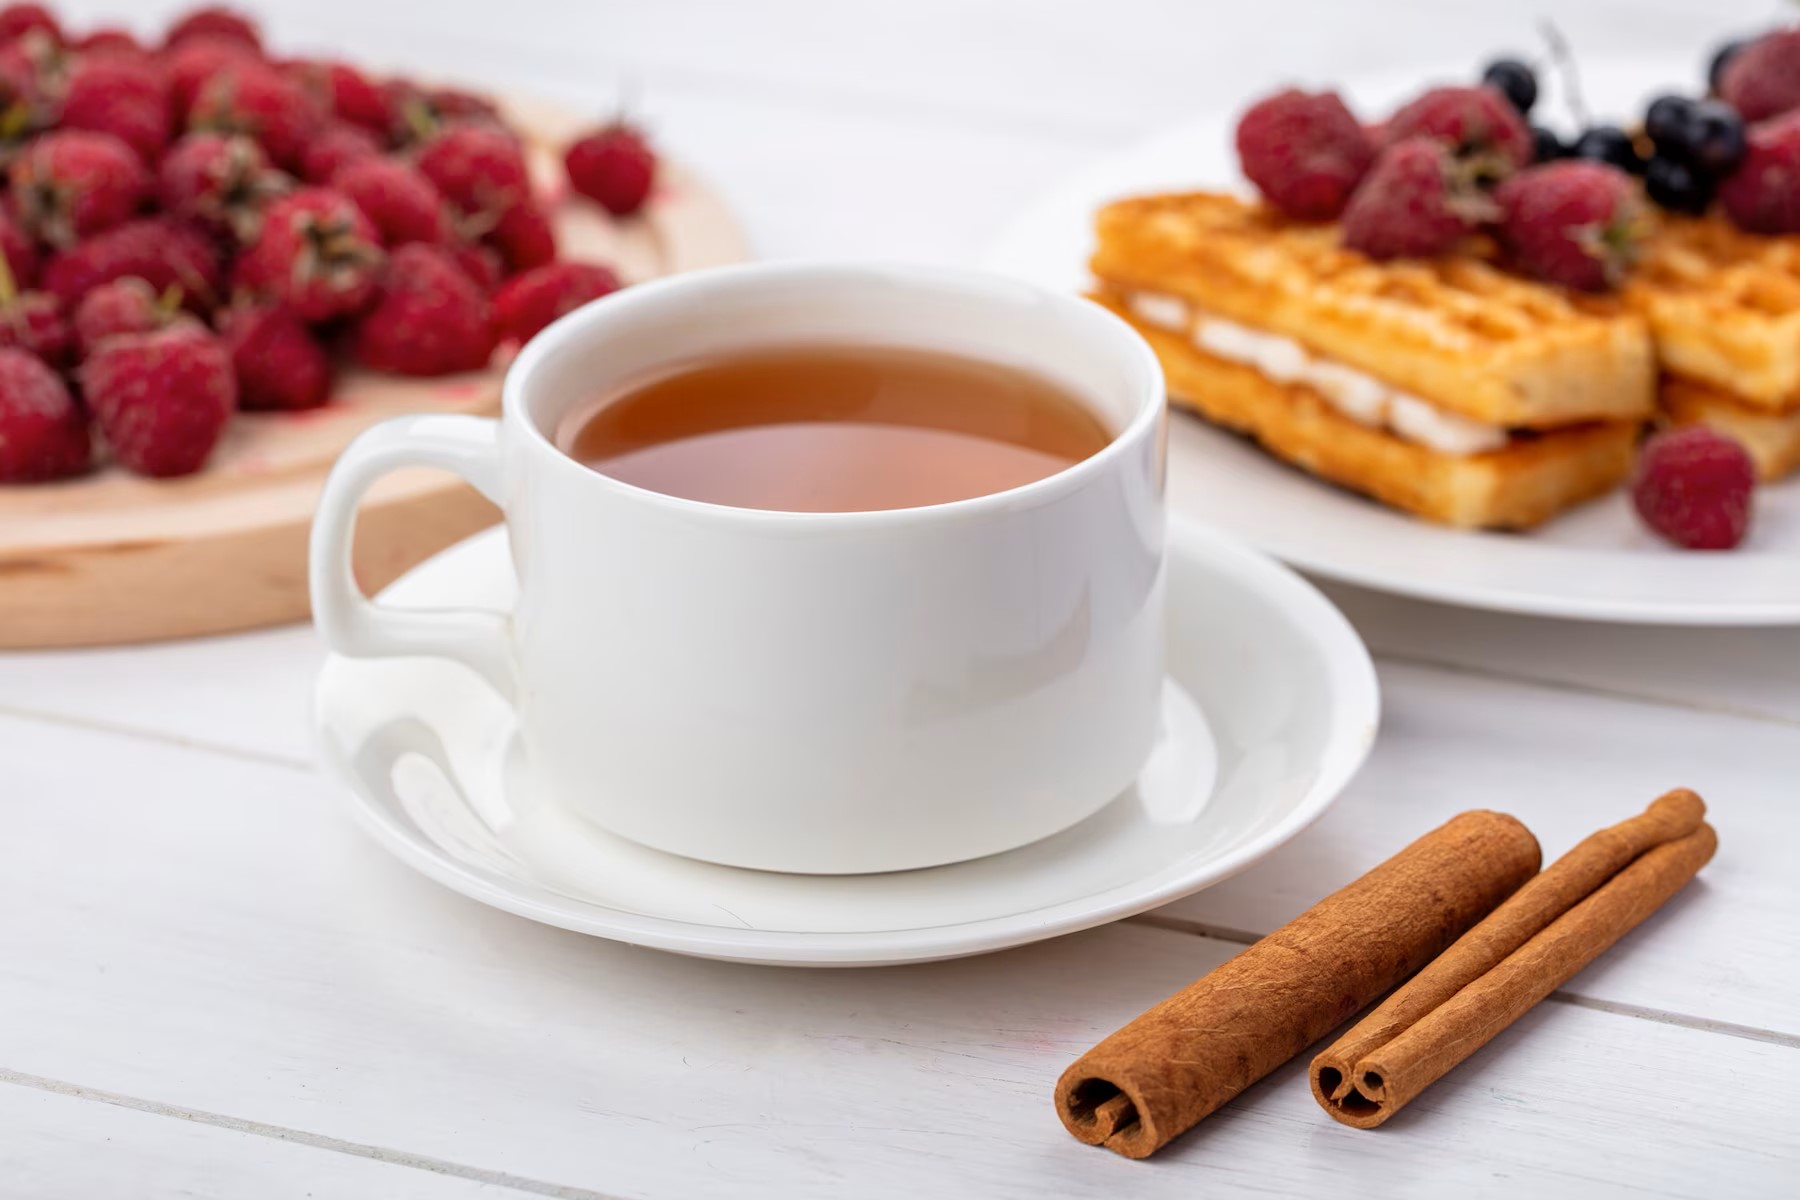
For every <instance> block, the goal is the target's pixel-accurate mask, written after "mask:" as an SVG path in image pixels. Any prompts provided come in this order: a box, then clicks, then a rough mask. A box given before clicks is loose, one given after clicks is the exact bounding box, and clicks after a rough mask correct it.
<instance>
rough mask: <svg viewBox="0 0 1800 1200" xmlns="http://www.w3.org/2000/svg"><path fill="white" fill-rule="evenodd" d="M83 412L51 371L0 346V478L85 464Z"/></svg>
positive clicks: (69, 470) (74, 470)
mask: <svg viewBox="0 0 1800 1200" xmlns="http://www.w3.org/2000/svg"><path fill="white" fill-rule="evenodd" d="M92 454H93V445H92V439H91V437H90V435H89V434H88V424H87V418H86V417H85V416H83V415H82V412H81V407H80V405H78V404H76V403H75V398H74V397H73V396H71V395H70V394H69V389H68V388H67V387H66V386H64V384H63V381H62V380H61V379H60V378H59V377H58V376H57V374H56V372H55V371H52V370H51V369H50V368H49V367H47V366H45V365H44V364H43V362H41V361H40V360H38V359H37V358H35V357H33V356H32V355H30V354H27V353H26V352H25V351H23V350H14V349H0V483H37V482H41V481H43V480H46V479H61V478H64V477H65V476H69V475H79V474H80V473H81V472H83V471H85V470H87V466H88V460H89V459H90V457H91V456H92Z"/></svg>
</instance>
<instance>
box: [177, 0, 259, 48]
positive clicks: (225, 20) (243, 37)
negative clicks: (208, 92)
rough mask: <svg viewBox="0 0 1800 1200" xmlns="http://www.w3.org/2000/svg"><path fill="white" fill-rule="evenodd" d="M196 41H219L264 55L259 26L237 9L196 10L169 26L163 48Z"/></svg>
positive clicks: (220, 7) (212, 8)
mask: <svg viewBox="0 0 1800 1200" xmlns="http://www.w3.org/2000/svg"><path fill="white" fill-rule="evenodd" d="M195 38H219V39H221V40H223V41H231V42H237V43H238V44H240V45H242V46H246V47H248V48H249V49H251V50H253V51H255V52H257V53H258V54H260V53H262V34H261V32H259V31H258V30H257V28H256V22H254V21H252V20H251V19H250V18H249V17H248V16H245V15H244V14H243V13H240V12H238V11H237V10H236V9H231V8H226V7H224V6H223V5H207V6H205V7H202V8H196V9H193V10H192V11H191V12H189V13H187V14H186V15H185V16H183V17H181V18H180V19H179V20H177V21H176V22H175V24H173V25H171V26H169V32H168V36H166V37H165V38H164V39H163V45H164V46H165V47H167V48H169V49H174V48H175V47H177V46H181V45H184V44H186V43H188V42H191V41H193V40H194V39H195Z"/></svg>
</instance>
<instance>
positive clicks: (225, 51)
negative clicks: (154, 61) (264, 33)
mask: <svg viewBox="0 0 1800 1200" xmlns="http://www.w3.org/2000/svg"><path fill="white" fill-rule="evenodd" d="M261 61H262V60H261V59H260V58H258V57H257V54H256V51H255V50H253V49H251V48H250V47H249V46H246V45H245V44H244V43H242V42H240V41H238V40H236V39H235V38H221V37H213V36H205V35H203V36H197V37H191V38H188V39H187V40H186V41H184V42H182V43H181V45H179V46H177V47H174V48H173V49H171V50H168V51H166V52H165V53H164V54H163V70H164V73H165V74H166V75H167V76H168V80H169V101H170V104H171V107H172V109H173V112H174V116H175V119H176V120H177V121H178V122H184V123H185V122H186V121H187V119H188V117H189V115H190V113H191V111H192V109H193V107H194V97H195V96H197V95H199V93H200V89H201V88H202V87H203V86H205V84H206V82H207V81H208V80H210V79H211V78H213V76H215V75H220V74H223V73H224V72H225V71H226V70H227V69H229V68H231V67H233V66H237V65H240V64H245V63H260V62H261Z"/></svg>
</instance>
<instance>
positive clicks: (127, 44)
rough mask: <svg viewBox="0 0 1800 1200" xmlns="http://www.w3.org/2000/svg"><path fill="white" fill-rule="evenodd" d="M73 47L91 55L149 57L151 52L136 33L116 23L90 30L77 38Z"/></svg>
mask: <svg viewBox="0 0 1800 1200" xmlns="http://www.w3.org/2000/svg"><path fill="white" fill-rule="evenodd" d="M73 48H74V49H76V50H79V51H81V53H83V54H91V55H100V54H122V55H129V56H131V57H143V58H148V57H149V54H150V52H149V51H148V50H146V49H145V48H144V44H143V43H142V42H140V41H138V40H137V35H136V34H134V33H132V32H131V31H130V30H129V29H121V28H119V27H118V26H116V25H102V26H100V27H99V28H98V29H90V30H88V31H87V32H86V33H85V34H83V35H82V36H80V37H78V38H76V39H75V43H74V47H73Z"/></svg>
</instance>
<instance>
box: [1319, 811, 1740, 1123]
mask: <svg viewBox="0 0 1800 1200" xmlns="http://www.w3.org/2000/svg"><path fill="white" fill-rule="evenodd" d="M1705 815H1706V805H1705V804H1704V803H1702V802H1701V799H1700V797H1699V796H1697V795H1695V794H1694V793H1693V792H1691V791H1689V790H1687V789H1686V788H1678V789H1676V790H1675V791H1672V792H1669V793H1667V794H1666V795H1664V796H1662V797H1660V798H1658V799H1657V800H1656V801H1655V802H1654V803H1652V804H1651V805H1650V807H1649V808H1648V809H1646V810H1645V811H1644V812H1643V813H1642V814H1640V815H1638V816H1635V817H1633V818H1631V819H1630V820H1629V821H1625V822H1622V823H1621V824H1618V825H1614V826H1612V827H1611V828H1608V829H1602V830H1600V831H1599V832H1598V833H1595V834H1593V835H1591V836H1590V837H1588V838H1586V839H1585V840H1583V841H1582V842H1581V843H1580V844H1578V845H1577V846H1576V847H1575V848H1574V849H1572V850H1570V851H1569V852H1568V853H1567V854H1565V855H1563V856H1562V857H1561V858H1559V859H1557V860H1556V862H1554V863H1552V864H1551V866H1550V867H1549V869H1548V870H1546V871H1545V872H1544V873H1543V874H1541V875H1539V876H1537V877H1536V878H1535V879H1533V880H1531V881H1530V882H1529V883H1527V884H1526V885H1525V886H1524V887H1522V888H1520V889H1519V890H1518V892H1517V893H1516V894H1515V895H1514V896H1513V897H1512V898H1511V899H1510V900H1508V901H1506V903H1504V904H1502V905H1501V906H1500V907H1499V908H1497V909H1495V910H1494V912H1493V913H1492V914H1491V915H1490V916H1488V917H1487V918H1486V919H1485V920H1483V921H1482V922H1481V923H1480V924H1479V925H1477V926H1475V928H1473V929H1471V930H1470V931H1469V932H1468V933H1466V934H1464V935H1463V936H1462V937H1461V938H1459V939H1458V940H1457V942H1456V944H1455V945H1454V946H1451V947H1450V949H1449V950H1447V951H1445V952H1444V954H1443V955H1442V956H1441V957H1439V958H1438V959H1437V961H1435V962H1433V963H1432V964H1431V965H1430V966H1428V967H1426V968H1425V969H1424V970H1423V971H1421V972H1419V974H1418V975H1417V976H1415V977H1414V978H1413V980H1412V981H1411V982H1410V983H1408V984H1406V985H1405V986H1404V987H1402V988H1401V989H1400V990H1399V991H1397V992H1395V993H1394V994H1393V995H1392V996H1390V997H1388V999H1387V1000H1386V1001H1384V1002H1383V1003H1382V1005H1381V1006H1380V1007H1379V1008H1377V1009H1376V1010H1375V1011H1374V1012H1372V1013H1370V1014H1369V1015H1368V1016H1367V1017H1365V1018H1364V1019H1363V1020H1362V1021H1360V1022H1358V1023H1357V1025H1356V1027H1355V1028H1354V1029H1352V1030H1351V1031H1350V1032H1349V1033H1347V1034H1345V1035H1344V1036H1343V1037H1342V1038H1340V1039H1339V1040H1338V1041H1337V1042H1336V1043H1335V1044H1333V1045H1332V1046H1331V1047H1330V1048H1328V1049H1327V1050H1325V1051H1324V1052H1323V1053H1322V1054H1320V1055H1318V1057H1316V1058H1314V1059H1313V1061H1312V1070H1311V1072H1310V1075H1311V1080H1312V1089H1313V1096H1314V1098H1315V1099H1317V1100H1318V1102H1319V1103H1320V1104H1321V1105H1323V1106H1324V1108H1325V1110H1326V1111H1327V1112H1329V1113H1330V1114H1331V1115H1332V1116H1334V1117H1336V1118H1337V1119H1338V1120H1339V1121H1342V1122H1343V1123H1344V1124H1346V1125H1353V1126H1356V1127H1357V1128H1359V1129H1372V1128H1374V1127H1375V1126H1377V1125H1380V1124H1381V1123H1382V1122H1384V1121H1386V1120H1387V1119H1388V1118H1389V1117H1391V1116H1393V1115H1394V1113H1396V1112H1398V1111H1399V1110H1400V1109H1401V1108H1403V1107H1404V1106H1405V1105H1406V1104H1407V1103H1408V1102H1409V1101H1411V1100H1412V1099H1413V1098H1414V1097H1416V1096H1417V1095H1418V1094H1419V1093H1420V1092H1422V1091H1424V1090H1425V1089H1426V1088H1427V1087H1429V1086H1431V1084H1433V1083H1435V1082H1436V1081H1437V1080H1438V1079H1440V1078H1442V1077H1443V1076H1444V1074H1445V1073H1447V1072H1448V1071H1449V1070H1450V1069H1451V1068H1452V1067H1454V1066H1456V1065H1457V1064H1458V1063H1460V1062H1461V1061H1462V1060H1463V1059H1465V1058H1467V1057H1468V1056H1469V1055H1470V1054H1473V1053H1474V1052H1475V1051H1476V1050H1477V1049H1479V1048H1480V1047H1481V1046H1483V1045H1485V1044H1486V1043H1487V1041H1488V1040H1489V1039H1490V1038H1492V1037H1493V1036H1494V1035H1495V1034H1497V1033H1499V1032H1500V1031H1501V1030H1502V1029H1504V1028H1506V1027H1507V1026H1508V1025H1510V1024H1512V1022H1514V1021H1515V1020H1517V1019H1518V1018H1519V1017H1520V1016H1522V1015H1523V1014H1524V1013H1525V1012H1526V1011H1527V1010H1528V1009H1530V1008H1531V1006H1532V1005H1534V1004H1536V1003H1537V1002H1538V1001H1540V1000H1542V999H1543V998H1544V997H1545V996H1548V995H1549V994H1550V993H1551V992H1553V991H1555V990H1556V988H1557V987H1558V986H1560V985H1561V984H1562V983H1563V982H1564V981H1566V980H1567V979H1568V978H1569V977H1570V976H1571V975H1573V974H1575V972H1577V971H1579V970H1580V969H1581V968H1582V967H1584V966H1586V965H1587V964H1588V963H1590V962H1592V961H1593V960H1594V959H1595V958H1597V957H1598V956H1599V955H1600V954H1601V953H1602V952H1603V951H1605V950H1606V948H1607V947H1608V946H1611V945H1612V944H1613V943H1614V942H1616V941H1618V940H1619V938H1621V937H1623V936H1624V935H1625V933H1626V932H1627V931H1629V930H1630V929H1631V928H1632V927H1634V926H1635V925H1637V924H1638V922H1640V921H1642V920H1643V919H1644V918H1645V917H1647V916H1649V915H1650V914H1651V913H1653V912H1655V911H1656V909H1657V908H1658V907H1659V906H1661V904H1662V903H1663V901H1665V900H1667V899H1668V898H1669V897H1670V896H1672V895H1674V894H1675V893H1676V892H1677V891H1679V890H1680V889H1681V887H1682V885H1683V884H1685V883H1686V882H1687V881H1688V880H1689V879H1691V878H1693V876H1694V873H1695V872H1696V871H1698V870H1699V869H1700V868H1701V867H1702V866H1703V865H1705V863H1706V861H1707V860H1708V859H1709V858H1711V857H1712V854H1713V850H1714V848H1715V847H1716V846H1717V844H1718V840H1717V838H1716V837H1715V836H1714V834H1713V831H1712V828H1711V826H1709V825H1707V824H1706V823H1705V821H1704V817H1705Z"/></svg>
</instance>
